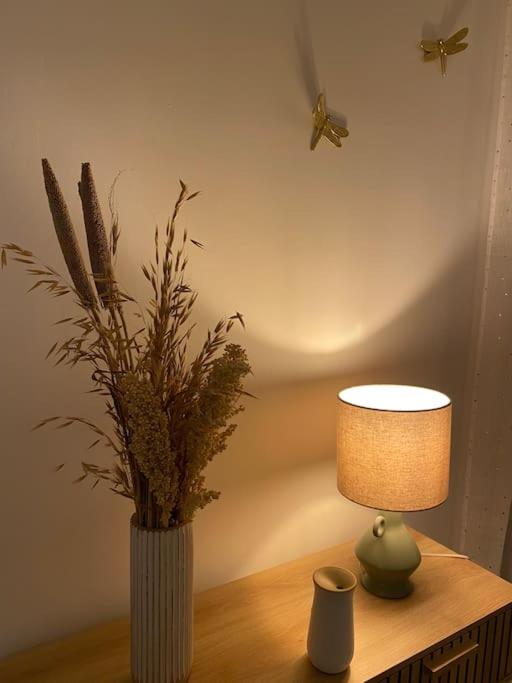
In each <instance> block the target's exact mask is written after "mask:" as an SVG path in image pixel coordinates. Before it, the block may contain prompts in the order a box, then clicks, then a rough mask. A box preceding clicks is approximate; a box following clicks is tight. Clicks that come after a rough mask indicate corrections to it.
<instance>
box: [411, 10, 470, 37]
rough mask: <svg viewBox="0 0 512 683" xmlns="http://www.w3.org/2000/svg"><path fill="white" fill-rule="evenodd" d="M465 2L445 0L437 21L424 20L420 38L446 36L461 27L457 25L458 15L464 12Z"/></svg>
mask: <svg viewBox="0 0 512 683" xmlns="http://www.w3.org/2000/svg"><path fill="white" fill-rule="evenodd" d="M467 4H468V0H451V2H447V3H446V5H445V8H444V10H443V14H442V15H441V18H440V19H439V21H438V22H436V23H434V22H432V21H426V22H425V23H424V24H423V33H422V38H425V39H427V40H437V39H438V38H448V37H449V36H450V35H451V34H452V33H454V32H455V31H457V30H458V29H459V28H462V26H458V22H459V17H460V15H461V14H462V13H463V12H464V9H465V8H466V5H467Z"/></svg>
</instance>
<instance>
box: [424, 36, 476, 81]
mask: <svg viewBox="0 0 512 683" xmlns="http://www.w3.org/2000/svg"><path fill="white" fill-rule="evenodd" d="M468 33H469V28H461V29H460V31H457V33H454V34H453V36H451V38H448V39H447V40H423V41H422V42H421V43H420V47H421V49H422V50H423V52H424V53H425V54H424V55H423V60H424V61H425V62H433V61H434V60H435V59H438V58H440V59H441V73H442V74H443V76H446V66H447V62H448V56H449V55H455V54H457V52H462V50H465V49H466V48H467V46H468V43H461V42H460V41H461V40H463V39H464V38H465V37H466V36H467V35H468Z"/></svg>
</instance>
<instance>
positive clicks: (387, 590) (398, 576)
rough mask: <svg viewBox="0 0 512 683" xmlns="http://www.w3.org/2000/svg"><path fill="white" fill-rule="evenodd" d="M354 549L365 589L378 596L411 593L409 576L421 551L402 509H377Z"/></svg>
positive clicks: (417, 563)
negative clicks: (391, 510)
mask: <svg viewBox="0 0 512 683" xmlns="http://www.w3.org/2000/svg"><path fill="white" fill-rule="evenodd" d="M355 552H356V557H357V559H358V560H359V562H360V563H361V569H362V572H361V583H362V584H363V586H364V587H365V588H366V590H367V591H369V592H370V593H373V594H374V595H378V596H379V597H381V598H405V597H406V596H407V595H409V594H410V593H411V591H412V589H413V586H412V583H411V581H410V580H409V577H410V576H411V574H412V573H413V572H414V571H415V570H416V569H417V568H418V567H419V565H420V562H421V554H420V551H419V549H418V546H417V545H416V541H415V540H414V539H413V537H412V536H411V534H410V533H409V531H408V530H407V527H406V526H405V524H404V522H403V518H402V513H401V512H379V514H378V516H377V517H376V518H375V522H374V523H373V527H372V528H371V529H368V531H366V532H365V533H364V534H363V536H362V537H361V539H360V540H359V542H358V543H357V545H356V549H355Z"/></svg>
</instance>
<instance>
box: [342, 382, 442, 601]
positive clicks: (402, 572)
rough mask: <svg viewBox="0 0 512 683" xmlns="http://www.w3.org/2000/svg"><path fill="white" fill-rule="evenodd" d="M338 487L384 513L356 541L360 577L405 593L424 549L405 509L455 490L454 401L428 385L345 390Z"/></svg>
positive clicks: (370, 586)
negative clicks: (451, 474)
mask: <svg viewBox="0 0 512 683" xmlns="http://www.w3.org/2000/svg"><path fill="white" fill-rule="evenodd" d="M338 398H339V401H338V490H339V491H340V493H342V494H343V495H344V496H345V497H346V498H349V499H350V500H353V501H354V502H356V503H360V504H361V505H365V506H367V507H371V508H376V509H377V510H379V514H378V516H377V517H376V519H375V522H374V524H373V528H371V529H369V530H368V531H366V532H365V534H364V535H363V536H362V538H361V539H360V540H359V542H358V543H357V545H356V549H355V552H356V556H357V558H358V560H359V561H360V563H361V570H362V575H361V583H362V584H363V586H364V587H365V588H366V589H367V590H368V591H370V592H371V593H374V594H375V595H378V596H380V597H383V598H402V597H405V596H406V595H409V593H410V592H411V590H412V584H411V582H410V580H409V577H410V576H411V574H412V573H413V572H414V571H415V570H416V569H417V568H418V566H419V564H420V562H421V555H420V551H419V549H418V546H417V545H416V542H415V541H414V539H413V538H412V536H411V535H410V533H409V532H408V530H407V528H406V526H405V525H404V523H403V519H402V512H412V511H414V510H427V509H429V508H433V507H436V506H438V505H440V504H441V503H443V502H444V501H445V500H446V498H447V497H448V482H449V470H450V431H451V401H450V399H449V398H448V397H447V396H445V395H444V394H442V393H440V392H439V391H434V390H433V389H426V388H423V387H414V386H402V385H394V384H374V385H367V386H358V387H351V388H349V389H344V390H343V391H341V392H340V393H339V394H338Z"/></svg>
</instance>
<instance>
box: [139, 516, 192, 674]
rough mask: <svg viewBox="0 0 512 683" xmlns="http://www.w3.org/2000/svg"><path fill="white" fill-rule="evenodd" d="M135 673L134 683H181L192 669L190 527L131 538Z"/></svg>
mask: <svg viewBox="0 0 512 683" xmlns="http://www.w3.org/2000/svg"><path fill="white" fill-rule="evenodd" d="M130 534H131V536H130V548H131V558H130V559H131V562H130V567H131V571H130V579H131V668H132V680H133V681H134V682H135V683H181V682H182V681H186V680H187V679H188V677H189V675H190V670H191V667H192V646H193V608H192V580H193V542H192V524H186V525H185V526H182V527H179V528H177V529H165V530H147V529H141V528H139V527H137V526H136V525H135V523H134V521H133V520H132V523H131V532H130Z"/></svg>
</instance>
